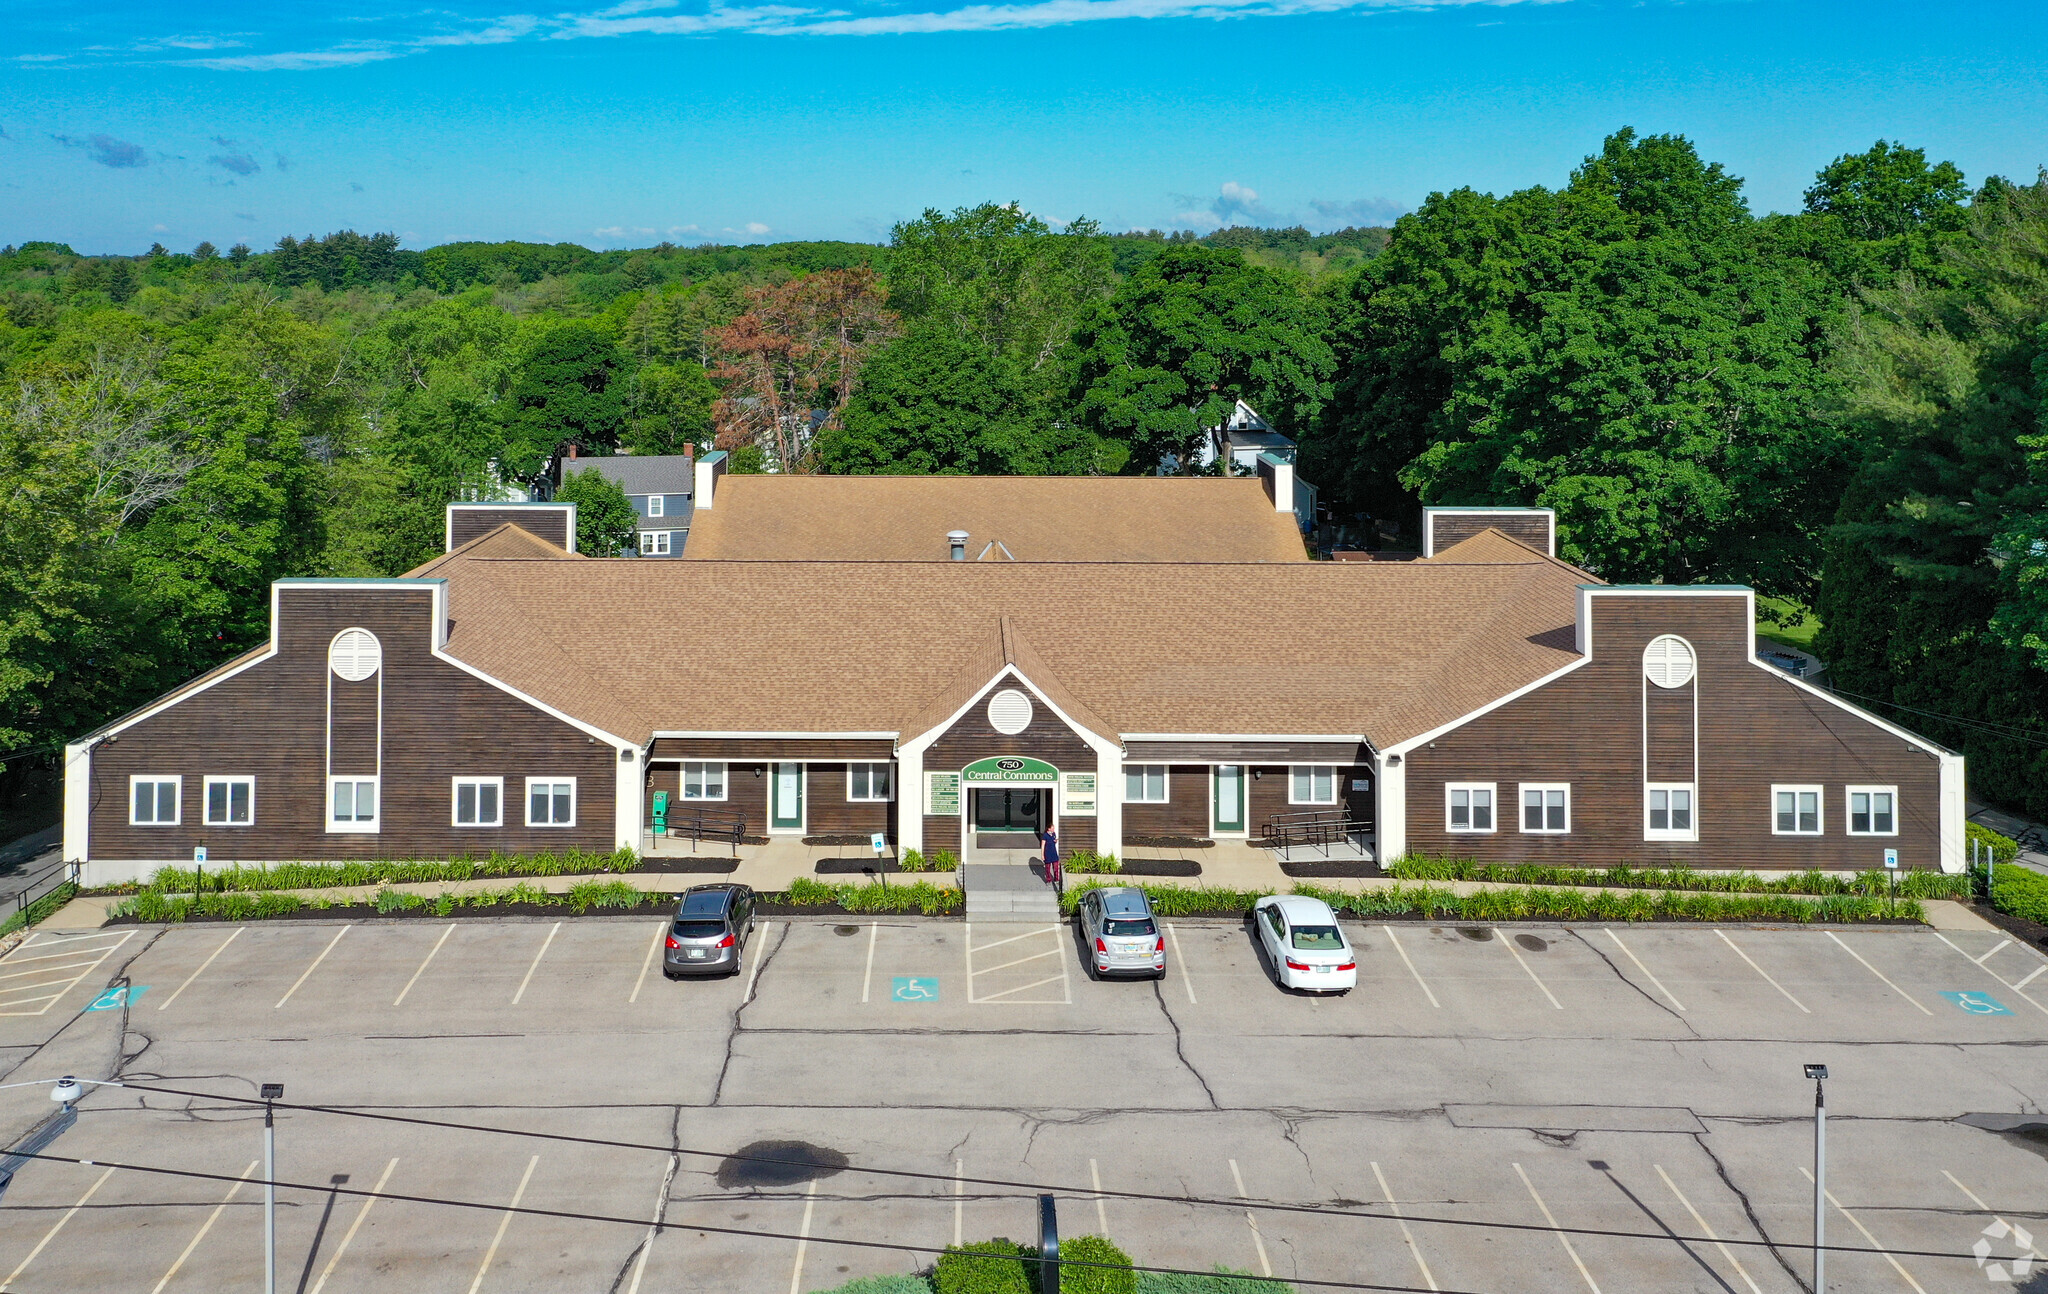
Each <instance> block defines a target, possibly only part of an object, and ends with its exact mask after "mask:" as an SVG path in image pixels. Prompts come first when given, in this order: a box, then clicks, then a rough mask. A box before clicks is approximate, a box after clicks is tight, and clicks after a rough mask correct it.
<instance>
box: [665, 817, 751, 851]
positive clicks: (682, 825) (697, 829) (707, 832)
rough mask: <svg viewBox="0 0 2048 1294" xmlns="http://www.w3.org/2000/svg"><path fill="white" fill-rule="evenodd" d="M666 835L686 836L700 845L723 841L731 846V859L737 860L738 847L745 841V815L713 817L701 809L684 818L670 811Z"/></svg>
mask: <svg viewBox="0 0 2048 1294" xmlns="http://www.w3.org/2000/svg"><path fill="white" fill-rule="evenodd" d="M686 824H687V825H686ZM668 834H669V835H670V836H672V837H674V836H687V837H689V838H690V839H691V840H695V841H697V842H699V843H700V844H701V843H702V842H704V841H706V840H720V841H724V842H725V843H727V844H729V845H731V846H732V855H733V857H734V858H738V857H739V855H740V845H741V844H743V843H744V842H745V839H746V834H747V818H746V815H745V814H739V815H736V816H733V817H725V816H722V815H721V816H717V817H713V816H709V815H707V814H706V813H705V812H704V811H703V810H702V809H699V810H697V811H696V812H695V813H692V814H689V815H688V816H686V817H684V816H679V815H677V814H676V812H675V811H674V810H673V809H671V810H670V811H669V816H668Z"/></svg>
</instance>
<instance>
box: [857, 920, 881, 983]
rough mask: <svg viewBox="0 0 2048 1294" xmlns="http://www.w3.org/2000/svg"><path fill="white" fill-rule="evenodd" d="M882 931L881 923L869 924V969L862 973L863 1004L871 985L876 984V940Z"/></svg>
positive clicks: (872, 922) (873, 922)
mask: <svg viewBox="0 0 2048 1294" xmlns="http://www.w3.org/2000/svg"><path fill="white" fill-rule="evenodd" d="M881 929H882V923H881V922H879V921H870V922H868V965H867V969H866V970H864V971H862V972H861V973H860V1000H861V1001H863V1002H865V1001H867V1000H868V987H869V985H871V984H873V983H874V982H875V938H876V936H877V935H878V934H879V933H880V932H881Z"/></svg>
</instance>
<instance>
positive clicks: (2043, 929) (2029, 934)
mask: <svg viewBox="0 0 2048 1294" xmlns="http://www.w3.org/2000/svg"><path fill="white" fill-rule="evenodd" d="M1969 908H1970V911H1972V912H1974V913H1976V914H1977V915H1978V916H1980V917H1983V918H1984V919H1985V920H1986V921H1989V922H1990V923H1991V924H1992V925H1994V926H1997V927H1998V928H1999V929H2000V930H2003V931H2005V932H2006V933H2007V934H2009V935H2011V936H2012V937H2013V938H2015V939H2019V940H2023V941H2024V942H2026V943H2028V944H2031V945H2033V946H2034V947H2036V948H2042V949H2048V926H2044V925H2042V924H2041V923H2040V922H2038V921H2029V920H2027V919H2026V918H2025V917H2016V916H2014V915H2013V914H2012V913H2010V912H2000V911H1999V910H1998V909H1997V908H1994V907H1992V906H1991V905H1990V904H1989V903H1986V902H1985V901H1984V900H1982V899H1974V900H1972V901H1971V902H1970V904H1969Z"/></svg>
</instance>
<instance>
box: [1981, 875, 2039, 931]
mask: <svg viewBox="0 0 2048 1294" xmlns="http://www.w3.org/2000/svg"><path fill="white" fill-rule="evenodd" d="M1991 906H1992V907H1995V908H1997V909H1998V910H1999V911H2000V912H2009V913H2011V914H2012V915H2013V916H2016V917H2019V918H2021V919H2023V920H2026V921H2038V922H2040V923H2041V924H2042V925H2048V876H2043V875H2041V873H2039V872H2036V871H2031V870H2029V869H2028V868H2025V867H2021V866H2020V865H2019V864H2018V863H1999V864H1997V865H1996V866H1994V867H1993V868H1992V869H1991Z"/></svg>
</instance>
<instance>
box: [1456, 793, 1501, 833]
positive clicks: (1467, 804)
mask: <svg viewBox="0 0 2048 1294" xmlns="http://www.w3.org/2000/svg"><path fill="white" fill-rule="evenodd" d="M1493 793H1494V784H1493V783H1492V782H1450V783H1447V784H1446V785H1445V786H1444V830H1446V831H1492V830H1493Z"/></svg>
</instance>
